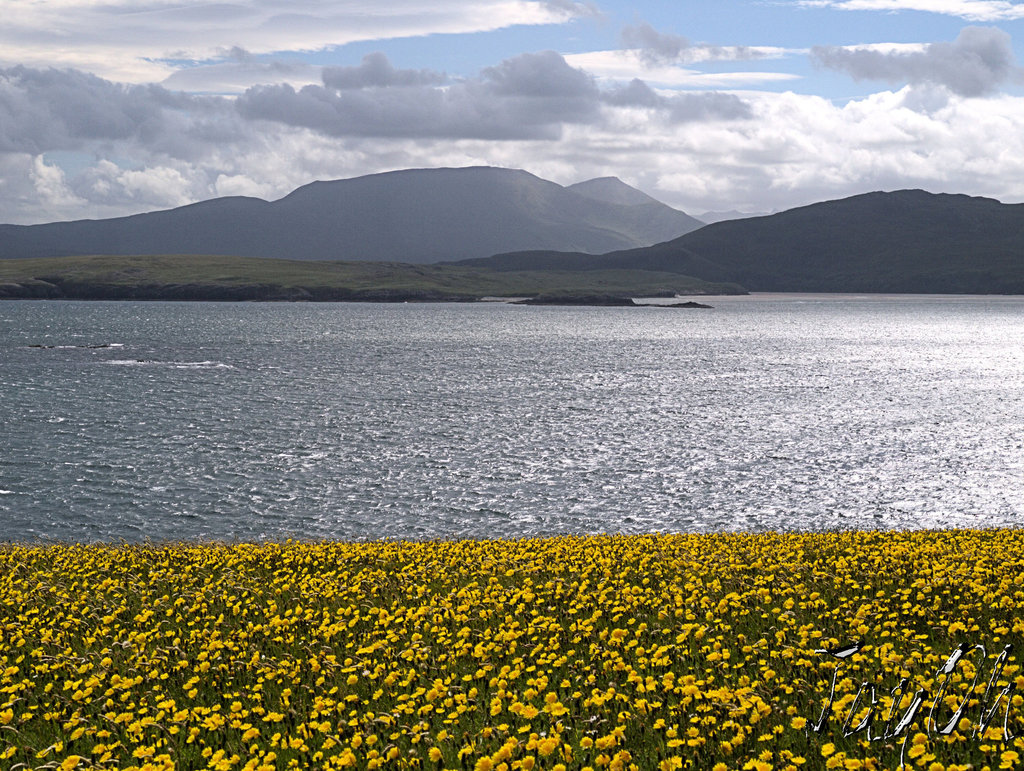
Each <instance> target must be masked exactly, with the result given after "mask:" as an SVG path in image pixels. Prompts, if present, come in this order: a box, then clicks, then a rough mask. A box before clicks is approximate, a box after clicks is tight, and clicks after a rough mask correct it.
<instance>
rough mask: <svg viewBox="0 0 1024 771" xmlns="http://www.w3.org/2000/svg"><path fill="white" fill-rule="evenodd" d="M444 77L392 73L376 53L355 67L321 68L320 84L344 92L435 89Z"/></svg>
mask: <svg viewBox="0 0 1024 771" xmlns="http://www.w3.org/2000/svg"><path fill="white" fill-rule="evenodd" d="M445 80H446V77H445V75H443V74H442V73H440V72H434V71H433V70H396V69H395V68H394V67H393V66H392V64H391V62H389V61H388V58H387V57H386V56H385V55H384V54H382V53H380V52H376V53H372V54H367V55H366V56H364V57H363V62H362V64H360V65H359V66H358V67H324V69H323V83H324V85H325V86H327V88H333V89H335V90H338V91H344V90H347V89H352V88H371V87H373V88H386V87H388V86H399V87H402V86H437V85H440V84H442V83H444V82H445Z"/></svg>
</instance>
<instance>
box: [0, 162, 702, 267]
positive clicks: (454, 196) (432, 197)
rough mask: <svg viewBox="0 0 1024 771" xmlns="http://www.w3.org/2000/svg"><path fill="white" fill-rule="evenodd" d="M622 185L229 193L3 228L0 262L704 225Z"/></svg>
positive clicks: (446, 250)
mask: <svg viewBox="0 0 1024 771" xmlns="http://www.w3.org/2000/svg"><path fill="white" fill-rule="evenodd" d="M615 182H617V183H618V184H617V185H616V184H614V183H608V182H606V181H603V180H596V181H595V183H596V184H592V185H587V184H584V186H583V187H582V188H581V189H580V190H573V189H572V188H566V187H563V186H561V185H558V184H555V183H554V182H548V181H546V180H543V179H540V178H539V177H536V176H534V175H532V174H529V173H528V172H525V171H519V170H514V169H499V168H492V167H471V168H460V169H409V170H405V171H394V172H387V173H384V174H373V175H370V176H365V177H356V178H354V179H345V180H335V181H331V182H313V183H312V184H309V185H305V186H304V187H300V188H298V189H297V190H295V191H294V192H292V193H291V194H289V195H287V196H285V197H284V198H282V199H280V200H278V201H274V202H268V201H264V200H261V199H258V198H246V197H227V198H217V199H213V200H210V201H203V202H201V203H195V204H191V205H188V206H182V207H179V208H176V209H169V210H166V211H158V212H150V213H147V214H138V215H134V216H131V217H118V218H114V219H105V220H79V221H75V222H57V223H49V224H44V225H0V258H17V257H55V256H70V255H85V254H108V255H114V254H122V255H126V254H132V255H141V254H220V255H233V256H246V257H274V258H284V259H298V260H357V261H400V262H409V263H430V262H438V261H441V260H459V259H466V258H472V257H484V256H487V255H491V254H495V253H497V252H507V251H513V250H521V249H546V250H559V251H562V250H565V251H581V252H587V253H591V254H597V253H602V252H607V251H610V250H614V249H623V248H630V247H636V246H645V245H648V244H653V243H657V242H660V241H665V240H667V239H670V238H675V237H676V236H679V235H681V234H683V233H686V232H689V231H691V230H693V229H694V228H697V227H700V224H701V223H700V222H698V221H697V220H694V219H693V218H692V217H689V216H688V215H686V214H684V213H683V212H680V211H677V210H676V209H672V208H671V207H669V206H666V205H665V204H662V203H659V202H658V201H655V200H654V199H653V198H649V197H648V196H646V195H644V194H643V193H641V192H640V191H638V190H633V188H629V187H628V186H627V185H625V184H624V183H622V182H619V181H618V180H615ZM612 188H615V189H616V191H617V192H615V194H614V195H611V194H609V191H610V190H611V189H612ZM602 191H603V192H602ZM629 191H633V193H632V194H630V193H629ZM609 198H619V199H625V198H629V199H630V202H629V203H619V202H616V201H615V200H609Z"/></svg>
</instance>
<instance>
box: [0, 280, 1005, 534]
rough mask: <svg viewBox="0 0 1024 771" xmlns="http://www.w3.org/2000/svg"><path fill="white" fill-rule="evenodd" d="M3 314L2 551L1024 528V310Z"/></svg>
mask: <svg viewBox="0 0 1024 771" xmlns="http://www.w3.org/2000/svg"><path fill="white" fill-rule="evenodd" d="M697 299H701V300H702V301H704V302H706V303H708V304H710V305H712V306H713V307H712V308H710V309H683V308H662V307H638V308H598V307H537V306H519V305H511V304H507V303H500V302H483V303H465V304H403V303H395V304H369V303H366V304H362V303H338V304H305V303H188V302H173V303H172V302H167V303H164V302H71V301H6V302H0V542H16V543H32V544H34V543H55V542H60V543H70V542H81V543H93V542H113V543H125V542H127V543H137V542H146V541H148V542H158V543H159V542H165V541H190V542H195V541H199V542H202V541H209V540H218V541H229V542H250V541H262V540H280V539H286V538H295V539H300V540H320V539H343V540H374V539H416V540H421V539H442V538H443V539H448V538H464V537H469V538H506V537H532V536H544V535H553V534H595V533H661V532H673V533H676V532H682V533H689V532H722V531H752V532H760V531H808V530H814V531H818V530H834V529H851V528H857V529H925V528H927V529H932V528H983V527H994V526H1009V527H1017V526H1020V525H1021V524H1024V297H991V296H989V297H970V296H915V295H907V296H894V295H865V296H854V295H806V294H804V295H773V294H754V295H750V296H742V297H715V298H697Z"/></svg>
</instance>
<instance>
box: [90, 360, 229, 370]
mask: <svg viewBox="0 0 1024 771" xmlns="http://www.w3.org/2000/svg"><path fill="white" fill-rule="evenodd" d="M104 363H105V364H114V365H117V366H121V367H172V368H174V369H235V367H234V366H232V365H231V364H225V363H224V362H222V361H159V360H157V359H108V360H107V361H106V362H104Z"/></svg>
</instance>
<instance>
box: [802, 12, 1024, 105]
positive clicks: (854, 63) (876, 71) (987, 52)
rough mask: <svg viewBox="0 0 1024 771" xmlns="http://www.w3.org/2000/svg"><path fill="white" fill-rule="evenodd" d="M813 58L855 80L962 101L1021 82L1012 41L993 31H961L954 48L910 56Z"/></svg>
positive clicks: (824, 50) (829, 49) (864, 52)
mask: <svg viewBox="0 0 1024 771" xmlns="http://www.w3.org/2000/svg"><path fill="white" fill-rule="evenodd" d="M811 55H812V57H813V58H814V60H815V61H816V62H817V63H818V64H820V65H822V66H824V67H827V68H829V69H833V70H839V71H842V72H846V73H847V74H849V75H851V76H852V77H854V78H855V79H857V80H881V81H886V82H889V83H909V84H911V85H940V86H945V87H946V88H947V89H949V90H950V91H952V92H953V93H954V94H959V95H960V96H983V95H985V94H988V93H991V92H992V91H994V90H995V89H996V88H997V87H998V86H999V85H1001V84H1002V83H1005V82H1007V81H1008V80H1011V79H1014V78H1019V77H1020V70H1019V69H1018V68H1017V66H1016V65H1015V63H1014V56H1013V47H1012V45H1011V41H1010V36H1009V35H1008V34H1006V33H1005V32H1003V31H1002V30H999V29H996V28H994V27H965V28H964V29H963V30H961V32H960V34H959V35H957V38H956V40H954V41H953V42H952V43H945V42H943V43H932V44H930V45H928V46H926V47H925V48H924V49H923V50H921V51H915V52H912V53H901V52H899V51H893V52H883V51H876V50H869V49H852V48H841V47H837V46H815V47H814V48H813V49H812V50H811Z"/></svg>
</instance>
